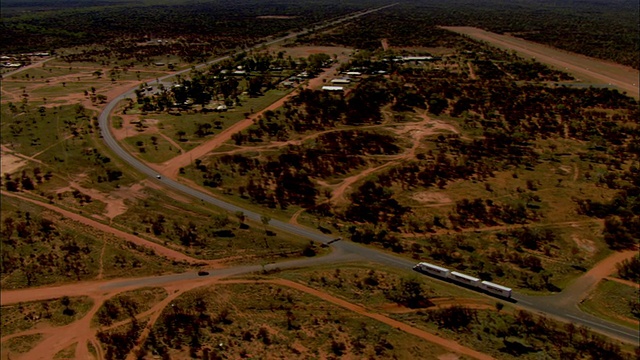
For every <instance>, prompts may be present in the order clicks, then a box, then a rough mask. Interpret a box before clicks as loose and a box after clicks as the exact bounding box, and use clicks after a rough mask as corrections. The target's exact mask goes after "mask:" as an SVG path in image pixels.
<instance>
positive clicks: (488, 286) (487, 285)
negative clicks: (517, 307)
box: [480, 281, 511, 298]
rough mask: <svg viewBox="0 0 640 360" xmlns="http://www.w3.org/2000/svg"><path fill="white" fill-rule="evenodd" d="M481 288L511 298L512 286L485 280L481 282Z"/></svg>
mask: <svg viewBox="0 0 640 360" xmlns="http://www.w3.org/2000/svg"><path fill="white" fill-rule="evenodd" d="M480 288H481V289H482V290H484V291H486V292H489V293H492V294H495V295H498V296H502V297H505V298H511V288H508V287H506V286H502V285H498V284H494V283H492V282H489V281H483V282H482V283H480Z"/></svg>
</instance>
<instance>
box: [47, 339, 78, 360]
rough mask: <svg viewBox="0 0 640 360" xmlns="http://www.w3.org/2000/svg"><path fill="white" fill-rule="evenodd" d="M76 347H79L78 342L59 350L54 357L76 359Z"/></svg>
mask: <svg viewBox="0 0 640 360" xmlns="http://www.w3.org/2000/svg"><path fill="white" fill-rule="evenodd" d="M76 347H78V343H75V344H71V345H69V346H67V347H66V348H64V349H62V350H60V351H58V353H57V354H56V355H55V356H54V357H53V358H54V359H74V358H75V356H76Z"/></svg>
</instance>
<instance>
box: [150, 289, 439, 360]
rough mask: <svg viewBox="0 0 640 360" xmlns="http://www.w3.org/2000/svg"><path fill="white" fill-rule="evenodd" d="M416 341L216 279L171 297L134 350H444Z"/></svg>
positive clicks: (300, 299) (312, 304)
mask: <svg viewBox="0 0 640 360" xmlns="http://www.w3.org/2000/svg"><path fill="white" fill-rule="evenodd" d="M247 294H260V296H252V295H247ZM417 340H418V338H417V337H414V336H412V335H407V334H405V333H403V332H401V331H399V330H397V329H394V328H392V327H390V326H388V325H385V324H381V323H378V322H376V321H374V320H372V319H369V318H367V317H364V316H361V315H357V314H353V313H351V312H349V311H348V310H345V309H343V308H342V307H338V306H336V305H333V304H330V303H327V302H325V301H323V300H320V299H318V298H316V297H314V296H311V295H308V294H305V293H303V292H300V291H298V290H294V289H290V288H288V287H285V286H280V285H272V284H220V285H216V286H213V287H205V288H201V289H197V290H193V291H190V292H188V293H186V294H183V295H181V296H180V297H179V298H177V299H176V300H175V301H173V302H172V306H171V307H167V308H166V309H165V311H164V312H163V313H162V314H161V315H160V318H158V320H157V322H156V323H155V324H154V326H153V328H152V330H151V333H150V335H149V338H148V339H147V341H146V342H145V344H144V348H143V351H141V353H142V354H148V355H159V356H171V357H180V356H184V355H186V354H189V356H203V354H207V355H206V356H209V357H213V358H225V357H229V358H246V357H252V356H256V355H257V354H280V355H282V356H285V357H306V356H316V357H320V358H329V357H340V356H355V357H359V358H369V357H392V356H397V357H398V358H415V357H418V356H420V354H431V355H433V356H437V355H439V354H443V353H446V350H445V349H443V348H441V347H439V346H437V345H434V344H431V343H429V342H426V341H417Z"/></svg>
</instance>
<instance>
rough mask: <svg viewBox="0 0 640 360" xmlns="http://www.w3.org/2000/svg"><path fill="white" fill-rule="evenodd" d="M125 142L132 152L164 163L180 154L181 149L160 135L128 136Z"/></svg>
mask: <svg viewBox="0 0 640 360" xmlns="http://www.w3.org/2000/svg"><path fill="white" fill-rule="evenodd" d="M124 142H125V143H126V145H127V146H128V149H129V151H130V152H132V153H135V154H137V155H138V156H139V157H140V158H141V159H142V160H144V161H147V162H151V163H162V162H165V161H167V160H170V159H172V158H174V157H175V156H177V155H179V154H180V151H179V149H176V148H175V146H174V145H173V144H171V143H170V142H169V141H167V140H166V139H165V138H164V137H162V136H159V135H151V134H140V135H135V136H130V137H127V138H126V139H124Z"/></svg>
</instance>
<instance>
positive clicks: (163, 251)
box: [2, 191, 214, 264]
mask: <svg viewBox="0 0 640 360" xmlns="http://www.w3.org/2000/svg"><path fill="white" fill-rule="evenodd" d="M2 196H9V197H13V198H18V199H20V200H22V201H28V202H30V203H33V204H36V205H38V206H41V207H44V208H46V209H48V210H51V211H55V212H57V213H59V214H61V215H63V216H65V217H67V218H69V219H71V220H73V221H77V222H79V223H81V224H84V225H87V226H90V227H92V228H94V229H97V230H100V231H103V232H107V233H111V234H114V235H116V236H118V237H119V238H121V239H124V240H126V241H129V242H132V243H134V244H136V245H140V246H144V247H146V248H149V249H152V250H153V251H155V253H156V255H159V256H163V257H166V258H168V259H172V260H177V261H186V262H188V263H190V264H201V263H207V264H214V262H210V261H209V262H207V261H205V260H199V259H195V258H192V257H190V256H187V255H185V254H183V253H181V252H178V251H175V250H172V249H169V248H166V247H164V246H162V245H159V244H156V243H154V242H151V241H149V240H146V239H143V238H140V237H138V236H135V235H132V234H129V233H126V232H124V231H122V230H118V229H115V228H113V227H110V226H109V225H106V224H103V223H100V222H98V221H95V220H91V219H89V218H86V217H84V216H81V215H78V214H75V213H73V212H71V211H67V210H64V209H61V208H58V207H56V206H53V205H51V204H46V203H43V202H40V201H36V200H33V199H29V198H26V197H23V196H19V195H16V194H12V193H8V192H6V191H2Z"/></svg>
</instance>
